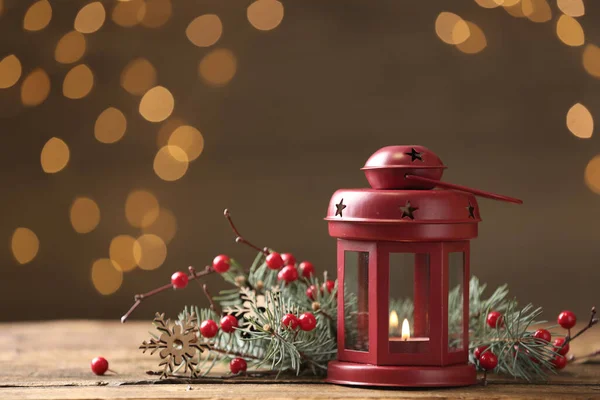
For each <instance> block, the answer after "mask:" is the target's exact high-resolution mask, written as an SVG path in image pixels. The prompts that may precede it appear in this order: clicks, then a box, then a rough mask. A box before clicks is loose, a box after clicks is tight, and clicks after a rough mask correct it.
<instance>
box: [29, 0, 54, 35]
mask: <svg viewBox="0 0 600 400" xmlns="http://www.w3.org/2000/svg"><path fill="white" fill-rule="evenodd" d="M51 19H52V6H51V5H50V2H49V1H48V0H39V1H36V2H35V3H33V4H32V5H31V6H30V7H29V8H28V9H27V12H25V17H24V18H23V29H25V30H26V31H32V32H35V31H40V30H42V29H44V28H45V27H47V26H48V24H49V23H50V20H51Z"/></svg>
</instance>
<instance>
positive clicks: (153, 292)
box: [121, 265, 215, 323]
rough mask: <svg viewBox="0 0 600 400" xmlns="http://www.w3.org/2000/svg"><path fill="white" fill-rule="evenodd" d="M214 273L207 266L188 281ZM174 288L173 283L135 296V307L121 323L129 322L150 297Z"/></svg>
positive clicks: (126, 314)
mask: <svg viewBox="0 0 600 400" xmlns="http://www.w3.org/2000/svg"><path fill="white" fill-rule="evenodd" d="M213 272H215V270H214V269H213V267H211V266H210V265H207V266H206V268H204V270H203V271H200V272H196V273H191V272H190V275H189V277H188V279H197V278H200V277H202V276H206V275H209V274H212V273H213ZM172 287H173V284H172V283H168V284H166V285H164V286H161V287H158V288H156V289H153V290H151V291H149V292H146V293H142V294H136V295H135V296H133V299H134V300H135V303H133V305H132V306H131V308H130V309H129V311H127V312H126V313H125V315H123V316H122V317H121V322H122V323H124V322H125V321H127V319H128V318H129V317H130V316H131V314H132V313H133V312H134V311H135V309H136V308H138V306H139V305H140V304H142V301H143V300H144V299H146V298H148V297H152V296H154V295H156V294H158V293H161V292H164V291H165V290H168V289H170V288H172Z"/></svg>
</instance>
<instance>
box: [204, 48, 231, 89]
mask: <svg viewBox="0 0 600 400" xmlns="http://www.w3.org/2000/svg"><path fill="white" fill-rule="evenodd" d="M236 69H237V60H236V58H235V56H234V55H233V53H232V52H231V50H228V49H216V50H213V51H211V52H210V53H208V54H207V55H205V56H204V58H203V59H202V60H201V61H200V65H199V67H198V73H199V74H200V77H201V78H202V79H203V80H204V82H206V83H207V84H208V85H210V86H223V85H226V84H227V83H228V82H229V81H231V79H233V76H234V75H235V72H236Z"/></svg>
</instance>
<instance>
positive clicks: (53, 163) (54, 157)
mask: <svg viewBox="0 0 600 400" xmlns="http://www.w3.org/2000/svg"><path fill="white" fill-rule="evenodd" d="M69 158H70V151H69V146H67V144H66V143H65V142H64V141H63V140H62V139H59V138H57V137H53V138H51V139H50V140H48V141H47V142H46V144H45V145H44V147H43V148H42V153H41V155H40V163H41V164H42V169H43V170H44V172H46V173H48V174H54V173H56V172H59V171H62V170H63V168H65V167H66V166H67V164H68V163H69Z"/></svg>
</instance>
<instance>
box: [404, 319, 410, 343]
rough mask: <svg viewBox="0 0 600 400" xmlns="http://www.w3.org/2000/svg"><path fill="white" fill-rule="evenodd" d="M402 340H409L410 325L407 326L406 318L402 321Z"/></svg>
mask: <svg viewBox="0 0 600 400" xmlns="http://www.w3.org/2000/svg"><path fill="white" fill-rule="evenodd" d="M402 339H404V340H408V339H410V325H409V324H408V320H407V319H406V318H404V321H402Z"/></svg>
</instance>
